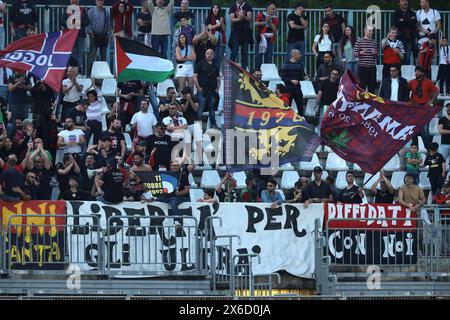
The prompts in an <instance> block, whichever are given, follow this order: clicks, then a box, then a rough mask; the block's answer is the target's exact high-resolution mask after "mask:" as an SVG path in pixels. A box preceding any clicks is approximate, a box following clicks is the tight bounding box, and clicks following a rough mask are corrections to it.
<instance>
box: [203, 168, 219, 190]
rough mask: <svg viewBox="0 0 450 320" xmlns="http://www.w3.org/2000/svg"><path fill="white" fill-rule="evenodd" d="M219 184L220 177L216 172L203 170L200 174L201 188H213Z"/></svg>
mask: <svg viewBox="0 0 450 320" xmlns="http://www.w3.org/2000/svg"><path fill="white" fill-rule="evenodd" d="M219 182H220V177H219V173H218V172H217V170H204V171H203V172H202V179H201V181H200V186H201V187H202V188H215V187H216V186H217V184H218V183H219Z"/></svg>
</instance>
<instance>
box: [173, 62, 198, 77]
mask: <svg viewBox="0 0 450 320" xmlns="http://www.w3.org/2000/svg"><path fill="white" fill-rule="evenodd" d="M193 76H194V66H193V64H191V63H190V64H186V63H183V64H179V65H177V71H176V76H175V78H181V77H183V78H192V77H193Z"/></svg>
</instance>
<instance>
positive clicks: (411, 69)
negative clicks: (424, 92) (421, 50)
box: [401, 65, 416, 81]
mask: <svg viewBox="0 0 450 320" xmlns="http://www.w3.org/2000/svg"><path fill="white" fill-rule="evenodd" d="M415 69H416V67H415V66H413V65H403V66H402V68H401V71H402V77H403V78H405V79H406V80H408V81H409V80H412V79H414V78H415V77H416V75H415Z"/></svg>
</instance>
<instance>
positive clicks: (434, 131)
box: [430, 118, 439, 136]
mask: <svg viewBox="0 0 450 320" xmlns="http://www.w3.org/2000/svg"><path fill="white" fill-rule="evenodd" d="M438 124H439V118H433V119H431V122H430V134H431V135H432V136H436V135H438V134H439V130H438Z"/></svg>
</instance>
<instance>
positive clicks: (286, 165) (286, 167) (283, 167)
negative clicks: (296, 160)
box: [280, 162, 295, 171]
mask: <svg viewBox="0 0 450 320" xmlns="http://www.w3.org/2000/svg"><path fill="white" fill-rule="evenodd" d="M294 169H295V168H294V166H293V165H292V164H291V163H290V162H288V163H284V164H282V165H281V166H280V170H282V171H285V170H294Z"/></svg>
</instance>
